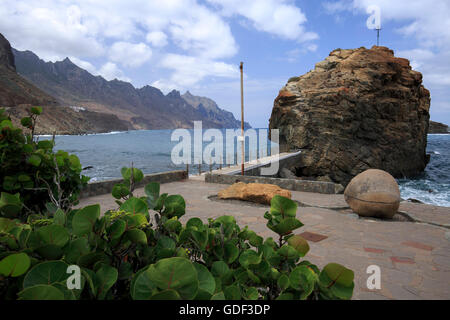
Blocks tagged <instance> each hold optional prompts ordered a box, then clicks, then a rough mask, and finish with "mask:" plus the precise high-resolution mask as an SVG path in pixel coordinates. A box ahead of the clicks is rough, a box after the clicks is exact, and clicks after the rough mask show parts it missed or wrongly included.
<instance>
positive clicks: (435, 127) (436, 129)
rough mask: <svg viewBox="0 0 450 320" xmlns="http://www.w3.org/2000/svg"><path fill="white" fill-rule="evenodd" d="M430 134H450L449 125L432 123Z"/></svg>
mask: <svg viewBox="0 0 450 320" xmlns="http://www.w3.org/2000/svg"><path fill="white" fill-rule="evenodd" d="M428 133H446V134H449V133H450V131H449V129H448V125H446V124H444V123H440V122H435V121H430V126H429V128H428Z"/></svg>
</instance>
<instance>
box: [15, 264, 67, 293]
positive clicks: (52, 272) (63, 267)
mask: <svg viewBox="0 0 450 320" xmlns="http://www.w3.org/2000/svg"><path fill="white" fill-rule="evenodd" d="M68 267H69V265H68V264H67V263H65V262H63V261H45V262H41V263H39V264H37V265H35V266H34V267H33V268H31V270H30V271H29V272H28V273H27V274H26V276H25V278H24V279H23V287H24V288H28V287H33V286H36V285H39V284H45V285H50V284H53V283H56V282H61V281H65V280H66V279H67V278H68V276H69V275H68V274H67V268H68Z"/></svg>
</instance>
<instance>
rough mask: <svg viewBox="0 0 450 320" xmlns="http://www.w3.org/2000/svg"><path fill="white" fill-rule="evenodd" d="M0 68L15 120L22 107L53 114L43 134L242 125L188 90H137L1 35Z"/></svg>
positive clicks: (1, 100)
mask: <svg viewBox="0 0 450 320" xmlns="http://www.w3.org/2000/svg"><path fill="white" fill-rule="evenodd" d="M0 68H1V69H0V84H1V86H0V106H3V107H9V112H10V114H11V115H12V117H13V118H14V116H16V117H20V116H23V115H24V112H25V111H24V110H25V109H24V108H23V107H24V105H28V104H39V105H44V106H46V108H44V110H45V109H48V110H49V111H51V112H44V114H43V116H42V117H41V118H42V119H40V122H43V123H42V124H41V128H38V129H40V130H37V131H39V132H41V133H50V132H45V131H56V132H57V133H91V132H107V131H121V130H139V129H174V128H192V127H193V121H197V120H201V121H202V122H203V127H204V128H238V127H240V121H238V120H236V119H235V117H234V116H233V114H232V113H231V112H229V111H226V110H224V109H221V108H219V107H218V106H217V104H216V103H215V102H214V101H213V100H212V99H209V98H206V97H199V96H194V95H192V94H191V93H190V92H189V91H187V92H186V93H185V94H183V95H182V94H180V92H179V91H176V90H173V91H171V92H170V93H168V94H167V95H164V94H163V93H162V92H161V91H160V90H159V89H157V88H155V87H152V86H149V85H147V86H144V87H142V88H135V87H134V86H133V85H132V84H131V83H128V82H125V81H121V80H117V79H114V80H111V81H108V80H106V79H104V78H103V77H101V76H94V75H92V74H91V73H89V72H88V71H86V70H84V69H82V68H80V67H78V66H77V65H76V64H74V63H73V62H72V61H71V60H70V59H69V58H66V59H64V60H62V61H57V62H45V61H43V60H42V59H40V58H39V57H38V56H37V55H36V54H34V53H33V52H31V51H19V50H16V49H14V48H11V46H10V44H9V42H8V41H7V40H6V39H5V38H4V37H3V36H2V35H1V34H0ZM21 107H22V109H23V110H22V109H21ZM55 114H57V115H58V118H59V117H62V118H60V121H57V119H58V118H57V119H54V117H53V116H54V115H55ZM74 119H75V121H74ZM83 122H84V123H83ZM245 127H246V128H249V127H251V126H250V125H249V124H248V123H245Z"/></svg>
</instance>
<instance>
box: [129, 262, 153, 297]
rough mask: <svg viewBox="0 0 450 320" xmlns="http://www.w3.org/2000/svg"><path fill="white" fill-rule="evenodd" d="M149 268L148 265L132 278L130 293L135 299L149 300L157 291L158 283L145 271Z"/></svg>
mask: <svg viewBox="0 0 450 320" xmlns="http://www.w3.org/2000/svg"><path fill="white" fill-rule="evenodd" d="M147 270H148V267H145V268H143V269H141V270H139V271H138V272H137V273H136V274H135V275H134V277H133V279H132V280H131V285H130V291H131V292H130V294H131V297H132V298H133V300H149V299H150V298H151V297H152V296H153V294H154V293H155V291H156V285H155V284H154V283H153V282H152V281H151V280H150V277H149V274H148V273H147V272H145V271H147Z"/></svg>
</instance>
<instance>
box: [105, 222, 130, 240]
mask: <svg viewBox="0 0 450 320" xmlns="http://www.w3.org/2000/svg"><path fill="white" fill-rule="evenodd" d="M126 228H127V223H126V222H125V221H124V220H122V219H118V220H116V221H114V222H113V224H112V225H111V226H110V227H109V228H108V236H109V237H110V238H111V239H118V238H120V236H121V235H122V234H123V233H124V232H125V230H126Z"/></svg>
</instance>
